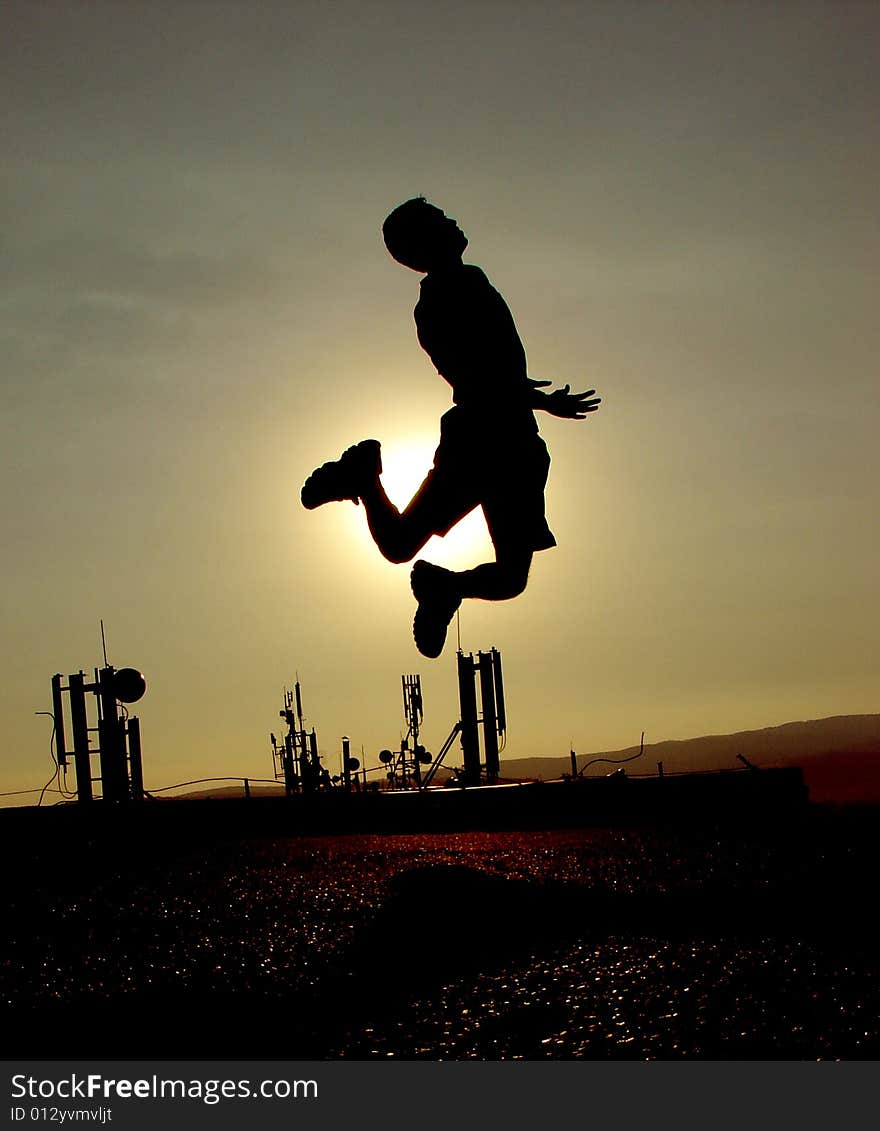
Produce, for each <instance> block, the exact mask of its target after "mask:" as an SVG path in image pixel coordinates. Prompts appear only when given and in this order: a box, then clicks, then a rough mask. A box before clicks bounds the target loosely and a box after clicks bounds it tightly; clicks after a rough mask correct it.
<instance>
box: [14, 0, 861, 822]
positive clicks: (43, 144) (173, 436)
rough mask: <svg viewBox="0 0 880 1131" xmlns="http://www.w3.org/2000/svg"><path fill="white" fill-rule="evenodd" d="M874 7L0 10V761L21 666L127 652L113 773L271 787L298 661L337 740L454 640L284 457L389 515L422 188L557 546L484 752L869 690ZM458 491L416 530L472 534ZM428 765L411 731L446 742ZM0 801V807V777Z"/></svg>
mask: <svg viewBox="0 0 880 1131" xmlns="http://www.w3.org/2000/svg"><path fill="white" fill-rule="evenodd" d="M878 36H880V9H878V7H877V5H876V4H865V5H858V4H847V3H837V4H817V5H812V4H809V3H806V2H798V3H778V4H777V3H769V2H768V3H754V4H746V3H736V2H733V3H722V4H715V3H700V4H697V3H686V4H680V5H676V4H672V3H662V4H661V3H652V4H649V3H645V4H627V3H613V4H612V3H610V2H609V3H588V2H579V3H552V2H551V3H539V2H537V0H535V2H525V3H523V2H515V0H512V2H509V3H500V2H499V3H486V2H479V0H477V2H474V0H468V2H466V3H465V2H458V0H452V2H449V3H436V4H430V5H429V4H418V3H371V2H370V0H359V2H357V3H355V2H350V3H333V2H332V0H331V2H326V0H323V2H321V3H315V4H311V3H300V2H298V0H291V2H289V3H278V4H269V3H259V2H258V3H251V2H249V3H244V2H240V3H227V4H215V3H209V2H202V3H183V4H181V3H179V2H177V3H173V4H171V3H165V2H164V0H163V2H158V0H156V2H152V3H146V2H145V3H143V4H127V3H124V2H115V3H112V4H100V3H98V4H91V3H90V4H85V3H82V4H77V3H74V2H72V0H68V2H66V3H54V4H49V3H40V2H37V0H19V2H15V0H12V2H10V3H7V4H6V5H5V6H4V7H3V11H2V14H0V54H2V66H0V118H2V137H3V177H2V182H0V201H2V215H3V224H2V233H3V248H2V258H0V270H2V273H3V289H2V298H0V337H2V345H3V348H2V355H0V366H2V369H0V372H2V460H3V475H2V492H3V522H4V535H5V536H4V552H3V562H4V575H5V576H4V580H5V585H4V588H3V618H2V626H3V653H2V673H0V720H2V721H0V725H2V736H3V742H2V745H0V790H6V791H9V790H16V789H26V788H30V787H33V786H41V785H42V784H43V783H44V782H45V780H46V779H47V778H48V777H49V774H50V772H51V768H52V766H51V761H50V757H49V735H50V731H51V723H50V720H48V719H47V718H45V717H42V716H38V715H35V714H34V712H36V711H40V710H43V711H45V710H49V708H50V705H51V700H50V678H51V676H52V674H53V673H54V672H61V673H64V674H65V675H66V674H68V673H70V672H73V671H77V670H79V669H80V668H81V667H82V668H84V669H86V671H89V670H90V669H92V668H94V667H95V666H96V665H97V664H99V663H100V661H101V637H100V628H99V619H100V618H103V619H104V623H105V627H106V634H107V644H108V652H109V657H110V661H111V662H112V663H114V664H115V665H116V666H118V667H122V666H129V665H130V666H134V667H137V668H139V669H140V670H142V671H143V672H144V674H145V676H146V679H147V682H148V691H147V695H146V696H145V698H144V699H143V700H142V702H141V703H140V704H139V705H138V709H137V710H138V714H139V715H140V718H141V727H142V733H143V743H144V758H145V767H146V772H145V776H146V784H147V786H148V787H151V786H152V787H154V788H158V787H160V786H164V785H167V784H171V783H173V782H178V781H184V780H186V779H190V778H201V777H213V776H222V775H235V776H244V775H248V776H251V777H255V778H261V777H267V776H270V773H271V768H272V767H271V758H270V754H269V744H268V735H269V732H270V730H274V731H275V732H276V733H279V732H280V726H279V722H280V720H279V719H278V710H279V708H280V707H281V697H282V691H283V688H284V687H285V685H287V686H290V685H292V683H293V681H294V680H295V678H296V675H297V673H299V676H300V678H301V680H302V685H303V693H304V699H305V707H306V711H307V715H308V725H309V726H312V725H314V726H315V727H316V728H317V731H318V736H319V741H320V747H321V750H322V751H323V752H324V753H325V754H326V755H327V765H328V767H329V768H330V769H331V770H332V771H333V772H336V770H337V768H338V751H339V748H340V743H339V739H340V736H342V735H343V734H346V735H349V736H350V738H351V743H352V748H353V752H355V753H359V752H360V748H361V746H362V745H363V747H364V748H365V750H366V753H367V758H368V761H369V762H370V764H373V763H374V762H375V754H376V752H377V751H378V749H379V748H380V747H383V746H387V745H393V744H395V743H397V742H398V740H399V737H400V733H401V729H402V727H403V715H402V704H401V694H400V677H401V675H402V674H403V673H420V674H421V677H422V686H423V691H424V697H425V727H424V739H425V741H426V744H427V745H428V746H429V748H430V749H436V748H438V747H439V746H440V744H441V743H442V741H443V739H444V738H445V737H446V734H447V733H448V731H449V729H450V727H451V725H452V723H453V721H454V720H455V718H456V717H457V699H456V691H455V654H454V653H455V639H456V635H455V625H453V627H452V630H451V632H450V643H449V644H448V645H447V650H446V652H445V653H444V655H443V657H441V659H440V660H436V661H430V660H425V659H423V658H422V657H421V656H420V655H419V654H418V653H417V651H416V649H415V646H414V644H413V642H412V637H411V620H412V614H413V599H412V596H411V594H410V591H409V580H408V577H409V566H392V565H389V564H387V563H386V562H384V561H383V560H382V559H381V558H380V556H379V555H378V552H376V551H375V550H374V548H373V547H372V543H371V542H370V539H369V536H368V534H367V533H366V530H365V524H364V516H363V513H362V511H361V509H360V508H355V507H354V506H352V505H350V504H345V505H338V506H335V507H326V508H324V509H322V510H319V511H316V512H313V513H308V512H306V511H304V510H303V509H302V508H301V506H300V504H299V488H300V485H301V483H302V481H303V479H304V478H305V476H306V475H307V474H308V473H309V472H310V471H311V470H312V468H313V467H314V466H316V465H317V464H319V463H321V462H322V461H324V460H326V459H330V458H334V457H336V456H337V455H338V454H339V452H340V451H341V450H342V449H343V448H345V447H346V446H347V445H349V444H351V443H353V442H355V441H357V440H359V439H362V438H364V437H367V436H375V437H376V438H378V439H380V440H382V441H383V445H384V452H385V465H386V470H387V473H388V485H389V489H390V490H391V491H392V493H396V497H397V501H399V502H405V501H406V497H407V495H408V493H409V492H411V491H412V490H414V489H415V487H416V486H417V485H418V483H419V482H420V479H421V477H422V474H423V473H424V471H425V470H426V469H427V467H428V466H429V464H430V461H431V457H432V453H433V449H434V446H435V443H436V438H437V427H438V419H439V417H440V415H441V413H442V412H443V411H445V409H446V408H447V407H448V406H449V403H450V399H449V390H448V388H447V386H446V385H445V383H444V382H443V381H442V379H440V378H439V377H438V376H437V374H436V372H435V371H434V369H433V367H432V366H431V363H430V361H429V360H428V359H427V357H426V356H425V355H424V354H423V353H422V351H421V350H420V348H419V346H418V343H417V341H416V338H415V330H414V326H413V320H412V308H413V306H414V304H415V302H416V299H417V297H418V283H419V276H418V275H416V274H415V273H413V272H411V271H408V270H406V269H404V268H402V267H400V266H398V265H397V264H395V263H394V262H393V261H392V260H391V259H390V257H389V256H388V254H387V252H386V251H385V249H384V246H383V244H382V241H381V234H380V227H381V223H382V220H383V218H384V216H385V215H386V213H387V212H388V211H389V210H390V209H391V208H392V207H393V206H394V205H396V204H397V203H399V202H400V201H402V200H404V199H406V198H408V197H411V196H414V195H416V194H422V195H424V196H426V197H428V199H429V200H431V201H433V202H435V203H437V204H439V205H440V206H441V207H442V208H444V209H445V210H446V211H447V212H448V213H449V214H450V215H452V216H454V217H455V218H456V219H458V221H459V223H460V224H461V226H462V227H463V229H464V230H465V232H466V233H467V234H468V236H469V238H470V248H469V249H468V252H467V255H466V259H467V260H468V261H469V262H473V263H478V264H480V265H481V266H482V267H483V269H484V270H485V271H486V272H487V274H488V276H489V278H490V279H491V280H492V282H493V283H494V284H495V285H496V286H497V287H498V289H499V290H500V291H501V293H502V294H503V295H504V296H505V298H506V299H507V301H508V303H509V305H510V307H511V310H512V312H513V315H514V318H515V319H516V322H517V325H518V328H519V330H520V333H521V336H522V338H523V342H524V344H525V348H526V352H527V355H528V359H529V368H530V372H531V375H532V376H533V377H537V378H551V379H554V380H557V381H560V382H562V383H565V382H570V383H571V385H572V386H573V387H574V388H575V389H586V388H592V387H595V388H597V389H598V391H599V393H600V395H601V396H602V397H603V404H602V408H601V410H600V411H599V412H598V413H596V414H595V415H594V416H592V417H591V418H590V419H588V420H587V421H585V422H581V423H574V422H569V421H562V420H555V419H551V418H547V417H543V416H542V417H539V424H540V427H541V431H542V434H543V436H544V438H545V439H546V441H547V444H548V446H549V448H550V452H551V456H552V459H553V464H552V468H551V472H550V483H549V486H548V491H547V508H548V517H549V521H550V525H551V527H552V529H553V531H554V532H555V534H556V537H557V540H558V543H559V545H558V548H556V549H554V550H551V551H548V552H546V553H542V554H539V555H537V557H536V560H535V563H534V566H533V570H532V577H531V581H530V584H529V587H528V589H527V591H526V593H525V594H524V595H523V596H522V597H520V598H518V599H517V600H515V601H513V602H507V603H500V604H481V603H476V602H469V603H466V604H465V606H464V608H463V610H462V614H461V643H462V646H463V647H464V649H465V650H466V651H470V650H477V649H481V648H489V647H491V646H493V645H494V646H495V647H497V648H499V649H500V650H501V652H502V655H503V659H504V673H505V681H506V688H507V697H508V715H509V722H510V734H509V740H508V745H507V749H506V752H505V754H506V756H508V757H525V756H531V755H547V756H551V755H554V756H558V755H560V754H565V753H566V752H567V751H568V749H569V745H570V744H573V745H574V747H575V749H576V750H578V751H583V752H588V751H594V750H601V749H614V748H619V747H624V746H629V745H632V744H634V743H637V742H638V740H639V735H640V733H641V731H642V730H644V731H646V732H647V740H648V741H659V740H660V739H668V738H687V737H691V736H696V735H700V734H705V733H724V732H728V731H734V730H742V729H748V728H753V727H762V726H769V725H773V724H776V723H782V722H785V721H788V720H794V719H808V718H819V717H823V716H827V715H834V714H847V713H863V712H865V713H867V712H875V711H877V710H880V697H878V691H880V681H878V676H880V671H878V667H880V662H878V650H877V641H878V636H880V608H878V601H877V577H878V573H880V536H878V528H877V504H878V482H880V444H878V442H877V434H878V408H880V384H878V373H877V368H878V361H877V359H878V356H880V329H878V327H880V319H878V317H877V296H878V285H877V284H878V262H880V257H878V251H880V246H878V245H880V239H878V237H880V221H878V203H877V202H878V199H880V193H878V188H880V186H878V174H880V145H878V120H880V119H878V111H880V97H878V95H880V79H878V75H880V65H878V64H880V59H878V51H877V45H878V43H880V38H878ZM490 553H491V544H490V543H489V541H488V538H487V536H486V534H485V527H484V526H483V524H482V520H481V519H480V518H479V516H474V517H472V518H471V519H469V520H468V521H467V522H466V523H465V524H464V528H463V529H462V530H460V531H459V532H457V533H456V534H454V535H451V536H450V537H449V538H447V539H446V540H445V542H440V541H437V540H434V541H433V542H432V543H431V544H430V545H429V547H428V549H427V550H426V552H425V556H426V557H428V558H430V559H431V560H435V561H438V562H441V563H443V564H450V563H451V564H453V565H455V566H466V565H471V564H477V563H478V562H479V561H481V560H485V559H486V558H488V557H489V556H490ZM453 761H454V759H453ZM12 800H15V799H8V801H7V803H10V802H11V801H12Z"/></svg>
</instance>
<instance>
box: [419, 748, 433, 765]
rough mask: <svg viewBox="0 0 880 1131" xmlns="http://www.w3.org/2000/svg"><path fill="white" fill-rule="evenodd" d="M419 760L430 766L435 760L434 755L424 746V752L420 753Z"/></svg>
mask: <svg viewBox="0 0 880 1131" xmlns="http://www.w3.org/2000/svg"><path fill="white" fill-rule="evenodd" d="M419 761H420V762H421V764H422V765H423V766H430V765H431V763H432V762H433V761H434V759H433V757H432V756H431V755H430V754H429V753H428V751H427V750H426V749H425V748H424V746H423V747H422V752H421V754H420V755H419Z"/></svg>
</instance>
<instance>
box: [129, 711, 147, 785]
mask: <svg viewBox="0 0 880 1131" xmlns="http://www.w3.org/2000/svg"><path fill="white" fill-rule="evenodd" d="M127 730H128V767H129V772H130V774H131V799H132V801H143V799H144V765H143V759H142V757H141V722H140V719H139V718H138V717H137V715H133V716H132V717H131V718H130V719H129V720H128V727H127Z"/></svg>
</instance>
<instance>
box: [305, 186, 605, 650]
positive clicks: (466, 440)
mask: <svg viewBox="0 0 880 1131" xmlns="http://www.w3.org/2000/svg"><path fill="white" fill-rule="evenodd" d="M382 234H383V236H384V237H385V246H386V247H387V248H388V251H389V252H390V253H391V255H392V256H393V257H394V259H396V260H397V262H398V263H402V264H403V265H404V266H405V267H410V268H412V270H413V271H418V272H420V273H422V274H424V276H425V278H424V279H422V282H421V295H420V297H419V301H418V303H417V304H416V308H415V320H416V330H417V333H418V338H419V342H420V343H421V345H422V347H423V349H424V350H425V351H426V352H427V354H428V355H429V357H430V358H431V361H433V363H434V365H435V366H436V367H437V371H438V372H439V374H440V375H441V377H443V378H444V379H445V380H446V381H448V382H449V384H450V385H451V386H452V400H453V402H454V407H453V408H451V409H450V410H449V411H448V412H446V413H444V414H443V417H442V418H441V420H440V444H439V446H438V448H437V451H436V453H435V455H434V466H433V468H432V469H431V471H429V472H428V475H427V477H426V479H425V481H424V482H423V483H422V485H421V487H420V488H419V489H418V491H417V492H416V494H415V496H414V497H413V499H412V500H411V502H410V503H409V505H408V506H407V507H406V509H405V510H404V511H403V512H402V513H401V512H400V511H398V509H397V507H395V506H394V504H393V503H392V502H391V501H390V500H389V498H388V496H387V495H386V494H385V490H384V488H383V487H382V483H381V481H380V478H379V476H380V475H381V473H382V460H381V455H380V445H379V441H378V440H363V441H361V443H359V444H356V445H355V446H354V447H352V448H348V450H347V451H345V452H344V453H343V454H342V456H341V457H340V458H339V459H338V460H336V461H334V462H333V463H325V464H324V465H323V466H322V467H319V468H318V469H317V471H314V472H312V474H311V475H310V476H309V477H308V479H307V480H306V482H305V484H304V486H303V489H302V502H303V505H304V506H306V507H308V508H309V509H310V510H311V509H313V508H314V507H319V506H321V505H322V504H324V503H329V502H332V501H341V500H343V499H351V500H352V501H353V502H355V503H357V502H358V501H360V502H362V503H363V505H364V509H365V511H366V514H367V522H368V524H369V527H370V533H371V534H372V536H373V540H374V541H375V543H376V545H377V546H378V547H379V550H380V551H381V552H382V554H383V555H384V556H385V557H386V558H387V559H388V560H389V561H391V562H397V563H399V562H408V561H411V560H412V559H413V558H414V557H415V555H416V554H417V553H418V552H419V550H421V548H422V547H423V546H424V545H425V543H426V542H427V541H428V539H429V538H431V536H432V535H434V534H438V535H440V536H441V537H442V536H443V535H445V534H447V533H448V532H449V530H451V528H452V527H453V526H455V524H456V523H457V522H459V521H460V520H461V519H462V518H464V516H465V515H466V514H468V513H469V512H470V511H472V510H473V509H474V507H477V506H482V508H483V512H484V514H485V517H486V525H487V527H488V530H489V535H490V537H491V539H492V542H493V545H494V546H495V561H494V562H488V563H486V564H485V565H480V566H477V567H476V568H475V569H469V570H465V571H464V572H461V573H456V572H453V571H451V570H448V569H443V568H441V567H440V566H437V565H433V564H432V563H431V562H426V561H418V562H416V563H415V565H414V566H413V568H412V574H411V584H412V591H413V593H414V595H415V598H416V601H417V602H418V608H417V610H416V615H415V620H414V621H413V636H414V637H415V642H416V646H417V647H418V649H419V651H420V652H421V653H422V654H423V655H425V656H431V657H436V656H439V655H440V653H441V652H442V651H443V644H444V642H445V640H446V629H447V627H448V626H449V622H450V621H451V620H452V618H453V616H454V615H455V612H456V610H457V609H458V607H459V605H460V604H461V602H462V599H463V598H465V597H479V598H481V599H483V600H486V601H504V600H507V599H508V598H510V597H516V596H517V595H518V594H520V593H522V591H523V590H524V589H525V587H526V582H527V581H528V576H529V567H530V566H531V563H532V555H533V553H534V552H535V551H536V550H546V549H549V548H550V547H551V546H555V545H556V539H555V538H554V537H553V534H552V533H551V531H550V528H549V526H548V525H547V520H546V518H545V517H544V486H545V484H546V482H547V472H548V470H549V467H550V457H549V455H548V454H547V448H546V445H545V444H544V441H543V440H542V439H541V437H540V436H539V435H538V425H537V422H536V421H535V416H534V410H535V409H539V408H540V409H543V410H544V411H545V412H549V413H552V415H553V416H561V417H567V418H569V419H572V420H583V419H584V417H585V416H586V414H587V413H588V412H592V411H594V410H595V409H596V408H598V406H599V402H600V398H599V397H593V394H594V392H595V390H594V389H590V390H589V391H588V392H586V393H572V392H570V391H569V386H568V385H566V386H565V387H564V388H563V389H557V390H555V391H554V392H552V393H545V392H541V388H542V387H545V386H547V385H549V384H550V382H549V381H533V380H531V379H530V378H529V377H528V375H527V372H526V355H525V352H524V350H523V347H522V343H521V342H520V340H519V335H518V334H517V331H516V326H515V325H514V322H513V318H512V316H511V313H510V311H509V310H508V308H507V304H506V303H505V301H504V299H503V298H502V297H501V295H500V294H499V293H498V291H496V290H495V288H494V287H493V286H492V284H491V283H490V282H489V280H488V279H487V278H486V276H485V275H484V274H483V272H482V271H481V270H480V268H479V267H475V266H471V265H468V264H464V263H462V261H461V257H462V254H463V252H464V250H465V248H466V247H467V243H468V241H467V237H466V236H465V234H464V233H463V232H462V231H461V229H460V228H459V227H458V225H457V224H456V222H455V220H452V219H450V218H449V217H448V216H446V215H444V213H443V212H442V211H441V210H440V209H439V208H436V207H434V205H432V204H429V203H428V202H427V201H426V200H425V199H424V198H423V197H417V198H415V199H414V200H408V201H406V203H404V204H401V205H400V206H399V207H398V208H395V209H394V211H393V212H392V213H391V215H390V216H389V217H388V218H387V219H386V221H385V223H384V225H383V226H382ZM591 398H592V399H591Z"/></svg>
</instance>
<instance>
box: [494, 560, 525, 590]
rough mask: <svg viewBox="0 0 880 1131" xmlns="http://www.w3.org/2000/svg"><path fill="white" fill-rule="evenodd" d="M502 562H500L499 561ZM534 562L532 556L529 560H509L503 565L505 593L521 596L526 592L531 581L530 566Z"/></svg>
mask: <svg viewBox="0 0 880 1131" xmlns="http://www.w3.org/2000/svg"><path fill="white" fill-rule="evenodd" d="M499 564H500V563H499ZM531 564H532V559H531V556H529V558H528V560H527V561H522V562H520V561H508V562H505V563H504V565H503V578H504V580H503V586H504V589H505V595H506V596H508V597H519V595H520V594H521V593H524V592H525V589H526V586H527V585H528V583H529V568H530V566H531Z"/></svg>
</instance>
